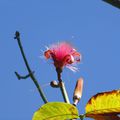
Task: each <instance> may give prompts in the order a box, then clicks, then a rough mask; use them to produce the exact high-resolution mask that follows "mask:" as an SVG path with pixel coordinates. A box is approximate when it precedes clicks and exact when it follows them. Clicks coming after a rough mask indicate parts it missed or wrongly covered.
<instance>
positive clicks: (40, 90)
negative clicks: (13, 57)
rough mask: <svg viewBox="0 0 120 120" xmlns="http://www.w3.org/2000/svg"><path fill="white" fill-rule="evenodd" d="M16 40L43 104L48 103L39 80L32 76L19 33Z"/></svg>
mask: <svg viewBox="0 0 120 120" xmlns="http://www.w3.org/2000/svg"><path fill="white" fill-rule="evenodd" d="M15 39H17V42H18V46H19V48H20V51H21V54H22V57H23V59H24V62H25V65H26V67H27V70H28V72H29V76H30V77H31V79H32V81H33V82H34V84H35V86H36V87H37V90H38V92H39V94H40V96H41V98H42V100H43V102H44V103H47V102H48V101H47V99H46V97H45V95H44V93H43V91H42V89H41V87H40V85H39V84H38V82H37V79H36V78H35V76H34V74H32V70H31V69H30V66H29V64H28V62H27V59H26V56H25V53H24V50H23V47H22V44H21V41H20V33H19V32H18V31H16V34H15Z"/></svg>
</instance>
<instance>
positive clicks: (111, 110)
mask: <svg viewBox="0 0 120 120" xmlns="http://www.w3.org/2000/svg"><path fill="white" fill-rule="evenodd" d="M85 109H86V117H90V118H94V119H95V120H120V117H119V116H117V115H118V114H120V90H113V91H109V92H103V93H98V94H96V95H95V96H93V97H92V98H91V99H90V100H89V101H88V103H87V105H86V108H85Z"/></svg>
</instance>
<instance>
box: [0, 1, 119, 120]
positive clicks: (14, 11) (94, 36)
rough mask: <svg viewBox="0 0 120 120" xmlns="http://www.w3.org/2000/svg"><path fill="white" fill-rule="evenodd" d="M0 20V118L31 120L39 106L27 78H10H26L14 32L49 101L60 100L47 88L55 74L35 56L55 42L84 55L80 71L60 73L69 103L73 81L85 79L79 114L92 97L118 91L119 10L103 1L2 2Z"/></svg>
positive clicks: (38, 98) (55, 92)
mask: <svg viewBox="0 0 120 120" xmlns="http://www.w3.org/2000/svg"><path fill="white" fill-rule="evenodd" d="M0 16H1V17H0V49H1V50H0V56H1V57H0V81H1V83H0V120H31V118H32V115H33V113H34V111H36V110H37V109H38V108H39V107H40V106H41V105H42V104H43V102H42V100H41V98H40V97H39V94H38V92H37V90H36V88H35V85H34V84H33V82H32V81H31V79H27V80H21V81H19V80H17V78H16V76H15V75H14V71H15V70H16V71H18V72H19V73H20V74H22V75H25V74H27V70H26V67H25V65H24V62H23V59H22V57H21V54H20V51H19V48H18V45H17V41H16V40H14V39H13V37H14V33H15V31H16V30H18V31H20V32H21V38H22V43H23V46H24V50H25V53H26V56H27V58H28V60H29V63H30V66H31V68H32V70H35V75H36V77H37V78H38V80H39V83H40V84H41V85H42V87H43V90H44V92H45V94H46V96H47V98H48V100H49V101H63V99H62V97H61V93H60V91H59V89H53V88H51V87H50V86H45V85H46V84H48V83H49V82H50V81H52V80H56V72H55V70H54V67H53V66H52V65H49V64H48V63H47V62H46V61H45V60H44V59H41V58H40V57H39V56H40V55H41V54H42V52H41V50H45V47H44V46H46V45H49V44H51V43H55V42H57V41H64V40H67V41H69V42H71V43H72V44H73V45H74V46H75V47H76V48H77V49H78V51H80V52H81V53H82V56H83V59H82V62H81V64H80V65H79V68H80V71H79V72H77V73H73V72H71V71H70V70H68V69H65V70H64V73H63V80H64V81H65V84H66V88H67V90H68V94H69V97H70V100H71V103H72V95H73V89H74V86H75V83H76V80H77V79H78V78H79V77H80V76H83V77H84V89H83V96H82V99H81V101H80V103H79V105H78V108H79V111H80V113H84V107H85V104H86V103H87V101H88V100H89V98H90V97H91V96H92V95H94V94H96V93H98V92H103V91H108V90H113V89H119V88H120V10H119V9H117V8H115V7H113V6H111V5H109V4H106V3H104V2H102V0H92V1H91V0H86V1H85V0H83V1H81V0H0ZM85 120H88V119H85Z"/></svg>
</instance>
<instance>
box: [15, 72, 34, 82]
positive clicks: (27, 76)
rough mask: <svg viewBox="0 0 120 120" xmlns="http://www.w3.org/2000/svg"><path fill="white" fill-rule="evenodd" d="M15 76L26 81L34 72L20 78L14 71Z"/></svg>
mask: <svg viewBox="0 0 120 120" xmlns="http://www.w3.org/2000/svg"><path fill="white" fill-rule="evenodd" d="M15 74H16V76H17V78H18V79H19V80H20V79H27V78H29V77H30V75H31V74H34V71H33V72H32V73H29V74H28V75H24V76H21V75H20V74H19V73H18V72H16V71H15Z"/></svg>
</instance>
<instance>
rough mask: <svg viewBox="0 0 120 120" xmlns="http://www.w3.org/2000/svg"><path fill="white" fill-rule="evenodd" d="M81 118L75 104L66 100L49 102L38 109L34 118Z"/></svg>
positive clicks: (46, 119) (54, 119)
mask: <svg viewBox="0 0 120 120" xmlns="http://www.w3.org/2000/svg"><path fill="white" fill-rule="evenodd" d="M74 118H79V115H78V110H77V108H76V107H75V106H73V105H71V104H67V103H64V102H49V103H46V104H44V105H43V106H42V107H40V108H39V110H37V111H36V112H35V113H34V115H33V119H32V120H67V119H74Z"/></svg>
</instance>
